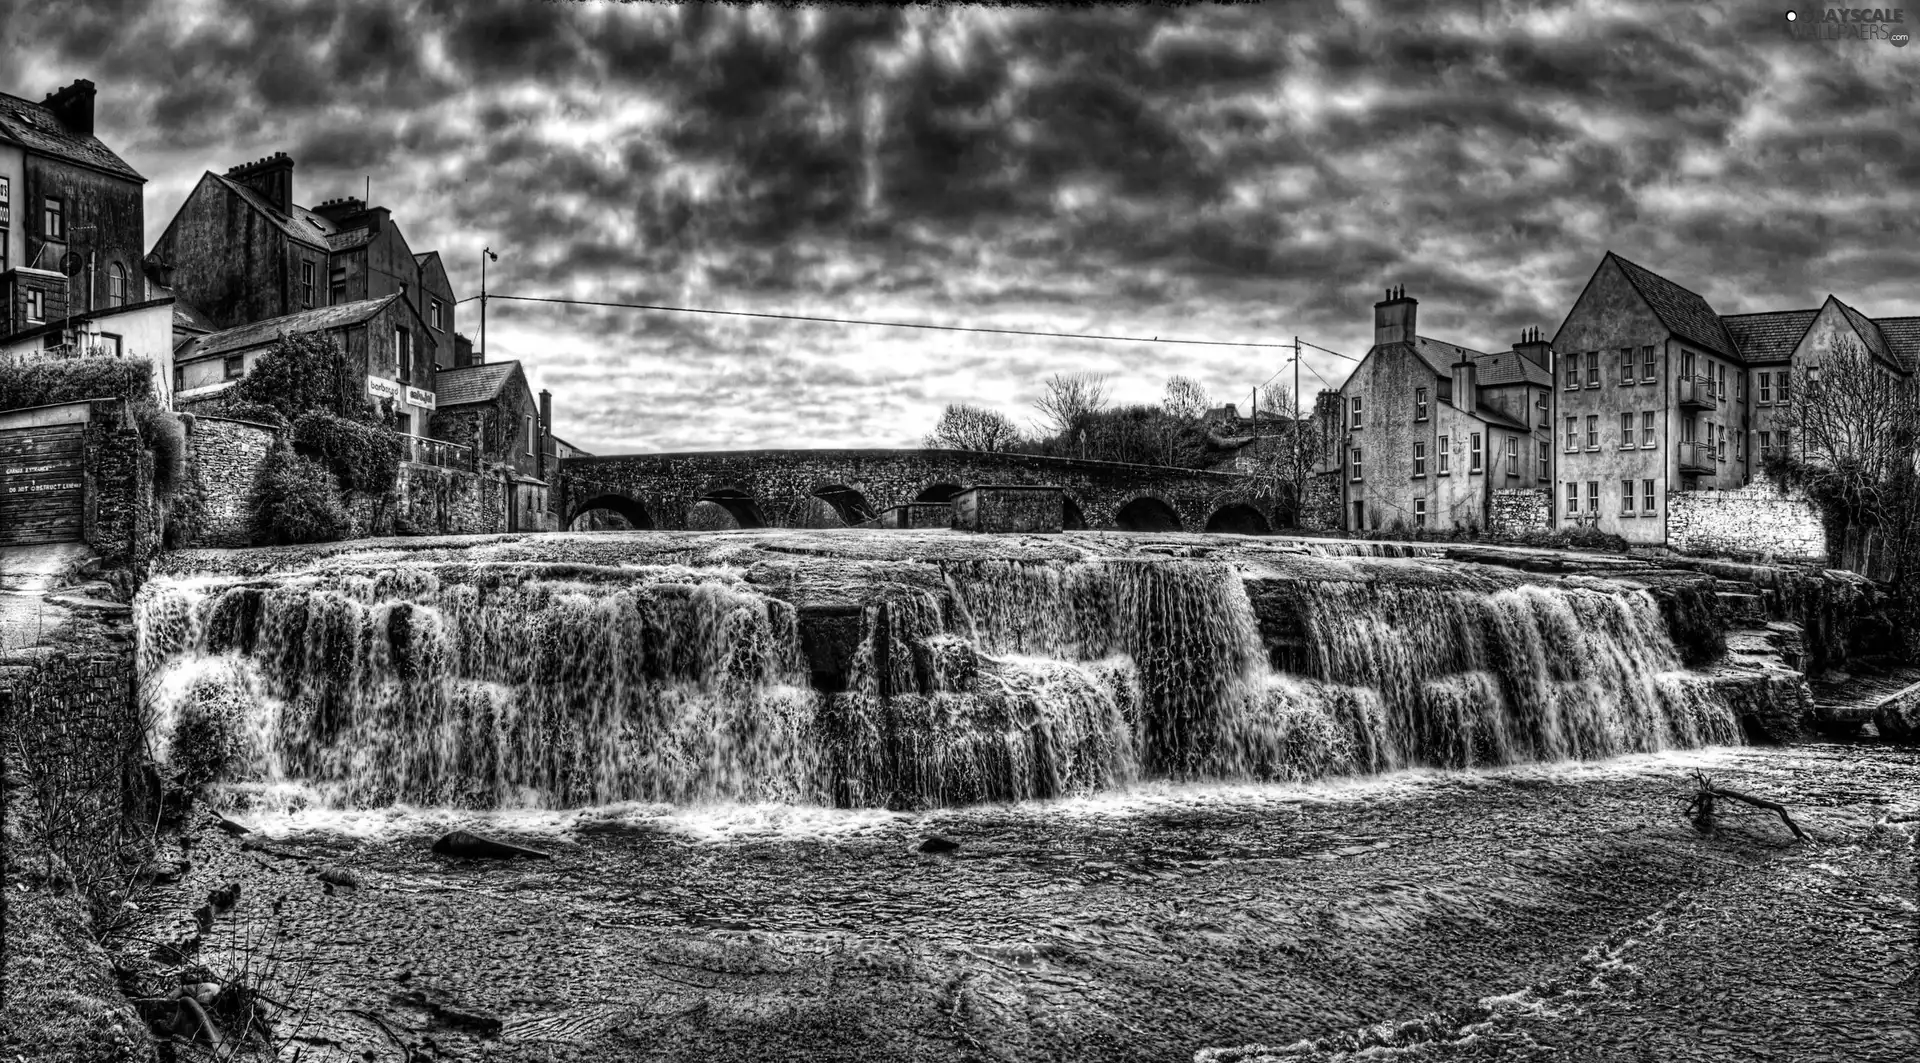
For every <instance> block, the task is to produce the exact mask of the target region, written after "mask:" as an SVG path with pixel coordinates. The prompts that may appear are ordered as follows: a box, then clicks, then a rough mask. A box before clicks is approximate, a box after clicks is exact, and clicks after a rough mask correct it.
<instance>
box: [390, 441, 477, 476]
mask: <svg viewBox="0 0 1920 1063" xmlns="http://www.w3.org/2000/svg"><path fill="white" fill-rule="evenodd" d="M400 438H402V439H404V440H406V453H405V455H404V457H405V458H406V460H408V461H411V462H414V463H416V464H419V465H433V466H436V467H438V468H442V469H464V470H466V471H468V472H472V471H473V470H474V468H475V466H474V463H473V448H472V447H469V446H463V445H462V444H459V443H449V442H447V441H446V440H444V439H428V438H427V437H426V436H416V435H404V434H403V435H402V436H401V437H400Z"/></svg>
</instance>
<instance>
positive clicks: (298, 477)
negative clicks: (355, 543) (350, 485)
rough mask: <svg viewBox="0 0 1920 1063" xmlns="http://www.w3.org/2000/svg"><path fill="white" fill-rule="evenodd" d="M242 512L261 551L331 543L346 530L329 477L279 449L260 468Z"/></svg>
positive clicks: (337, 490) (336, 487) (323, 468)
mask: <svg viewBox="0 0 1920 1063" xmlns="http://www.w3.org/2000/svg"><path fill="white" fill-rule="evenodd" d="M247 510H248V513H249V514H250V515H251V517H252V521H253V539H254V542H256V543H259V544H263V545H279V544H285V543H324V542H332V541H334V540H336V539H339V538H341V537H342V536H343V535H345V534H346V533H347V530H348V529H349V527H350V524H349V521H348V519H347V512H346V509H345V507H343V506H341V504H340V483H339V481H338V480H336V479H334V476H333V473H332V472H331V471H329V470H328V469H327V467H326V466H325V465H322V464H320V463H319V462H317V461H313V460H311V459H309V458H303V457H301V456H300V455H298V454H295V453H294V452H293V448H292V447H289V446H287V445H286V444H284V443H282V444H280V445H277V446H275V447H274V448H273V449H272V450H271V451H268V452H267V458H266V460H265V461H263V462H261V463H260V472H259V475H258V476H257V477H256V478H255V479H254V482H253V493H252V495H251V496H250V497H249V498H248V500H247Z"/></svg>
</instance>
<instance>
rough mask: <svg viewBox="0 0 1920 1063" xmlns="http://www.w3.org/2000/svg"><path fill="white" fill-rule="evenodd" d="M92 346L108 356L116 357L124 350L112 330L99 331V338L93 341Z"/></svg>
mask: <svg viewBox="0 0 1920 1063" xmlns="http://www.w3.org/2000/svg"><path fill="white" fill-rule="evenodd" d="M94 346H96V347H99V348H100V350H101V352H102V353H104V354H105V355H106V356H107V357H109V358H118V357H120V356H121V354H122V353H123V352H124V350H125V345H124V344H122V343H121V342H120V337H119V335H117V334H115V333H112V332H102V333H100V338H99V339H98V340H96V341H95V343H94Z"/></svg>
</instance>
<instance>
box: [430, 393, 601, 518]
mask: <svg viewBox="0 0 1920 1063" xmlns="http://www.w3.org/2000/svg"><path fill="white" fill-rule="evenodd" d="M439 385H440V390H439V409H438V411H437V412H436V413H435V414H434V418H433V436H434V437H435V438H436V439H444V440H447V441H449V442H452V443H455V444H459V445H462V446H466V447H470V448H472V449H473V451H474V454H475V460H476V464H477V465H478V467H479V468H481V469H483V470H484V469H493V470H497V471H498V472H499V473H500V474H501V475H502V476H503V477H505V478H506V480H507V481H508V484H509V488H510V489H509V491H508V493H507V495H508V503H507V529H506V530H508V531H550V530H555V529H557V528H558V527H559V521H558V519H557V518H556V517H554V516H553V515H552V514H550V513H549V512H548V503H549V485H550V484H551V483H552V480H553V474H554V473H555V472H557V471H558V469H559V460H560V451H559V449H558V446H557V444H558V441H557V440H556V439H555V438H554V436H553V431H552V424H553V421H552V418H553V396H552V395H551V393H549V392H546V391H542V392H540V397H539V399H538V400H537V401H536V399H535V398H534V394H533V388H532V386H531V385H529V384H528V383H527V374H526V372H525V370H524V369H522V368H521V365H520V363H519V362H513V361H508V362H487V363H484V364H478V365H466V366H458V367H455V368H452V369H444V370H441V371H440V374H439ZM572 449H573V448H570V447H569V448H568V450H572ZM576 453H577V452H576Z"/></svg>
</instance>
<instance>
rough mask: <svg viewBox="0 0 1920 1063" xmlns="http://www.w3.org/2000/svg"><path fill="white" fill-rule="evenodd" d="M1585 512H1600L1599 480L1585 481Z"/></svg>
mask: <svg viewBox="0 0 1920 1063" xmlns="http://www.w3.org/2000/svg"><path fill="white" fill-rule="evenodd" d="M1587 512H1588V513H1599V512H1600V481H1598V480H1588V481H1587Z"/></svg>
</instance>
